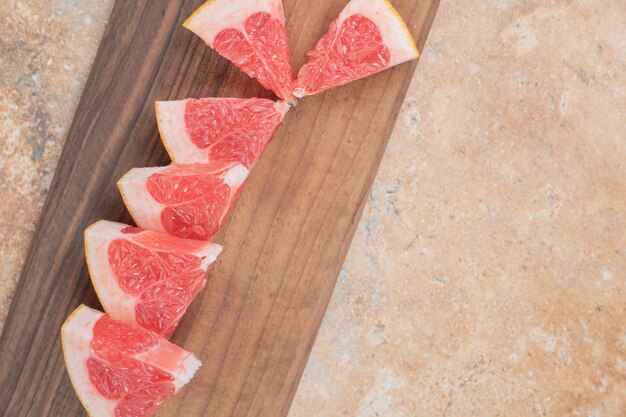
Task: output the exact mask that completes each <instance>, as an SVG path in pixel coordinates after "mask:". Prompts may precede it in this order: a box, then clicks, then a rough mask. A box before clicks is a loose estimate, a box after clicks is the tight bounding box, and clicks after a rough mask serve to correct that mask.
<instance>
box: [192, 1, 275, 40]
mask: <svg viewBox="0 0 626 417" xmlns="http://www.w3.org/2000/svg"><path fill="white" fill-rule="evenodd" d="M258 12H267V13H269V14H270V15H272V16H274V17H278V18H279V19H281V21H282V22H283V23H284V22H285V15H284V12H283V5H282V1H281V0H209V1H207V2H206V3H204V4H203V5H202V6H200V8H199V9H198V10H196V12H195V13H194V14H193V15H192V16H191V17H190V18H189V19H188V20H187V21H186V22H185V23H184V26H185V27H186V28H187V29H189V30H191V31H192V32H194V33H195V34H196V35H198V36H199V37H200V38H202V40H204V42H206V44H207V45H209V46H210V47H213V42H214V40H215V37H216V36H217V35H218V34H219V33H220V32H221V31H223V30H224V29H229V28H234V29H239V30H243V26H244V23H245V21H246V19H247V18H248V17H250V16H251V15H252V14H254V13H258Z"/></svg>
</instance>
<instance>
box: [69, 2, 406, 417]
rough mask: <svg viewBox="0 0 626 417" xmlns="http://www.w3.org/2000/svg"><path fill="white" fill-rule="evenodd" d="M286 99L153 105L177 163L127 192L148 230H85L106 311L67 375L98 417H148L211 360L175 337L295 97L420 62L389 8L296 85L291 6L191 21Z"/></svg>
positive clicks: (351, 14)
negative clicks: (290, 32) (244, 187)
mask: <svg viewBox="0 0 626 417" xmlns="http://www.w3.org/2000/svg"><path fill="white" fill-rule="evenodd" d="M184 26H185V27H186V28H188V29H190V30H191V31H193V32H194V33H195V34H196V35H198V36H199V37H201V38H202V39H203V40H204V41H205V42H206V44H207V45H208V46H209V47H211V48H213V49H215V50H216V51H217V52H218V53H219V54H220V55H222V56H223V57H225V58H227V59H228V60H230V61H231V62H232V63H233V64H235V65H236V66H237V67H238V68H240V69H241V70H242V71H244V72H245V73H246V74H248V75H249V76H250V77H253V78H256V79H257V80H258V81H259V82H260V83H261V84H262V85H263V86H264V87H265V88H266V89H268V90H271V91H273V92H274V93H275V94H276V96H277V97H278V98H279V101H272V100H266V99H258V98H252V99H235V98H202V99H187V100H181V101H162V102H157V103H156V118H157V122H158V126H159V131H160V133H161V137H162V140H163V143H164V144H165V147H166V149H167V151H168V153H169V154H170V157H171V159H172V161H173V164H172V165H170V166H166V167H157V168H136V169H133V170H131V171H130V172H128V173H127V174H126V175H125V176H124V177H123V178H122V179H121V180H120V181H119V183H118V186H119V189H120V192H121V194H122V196H123V199H124V202H125V204H126V206H127V208H128V210H129V211H130V213H131V215H132V217H133V219H134V220H135V222H136V223H137V226H129V225H125V224H120V223H115V222H109V221H100V222H98V223H96V224H94V225H92V226H91V227H89V228H88V229H87V230H86V231H85V252H86V258H87V264H88V267H89V272H90V275H91V280H92V282H93V285H94V287H95V289H96V292H97V294H98V297H99V299H100V301H101V303H102V306H103V308H104V310H105V312H106V314H105V313H101V312H99V311H96V310H92V309H91V308H88V307H86V306H80V307H78V308H77V309H76V310H75V311H74V313H72V315H71V316H70V317H69V318H68V319H67V320H66V322H65V324H64V325H63V327H62V330H61V336H62V343H63V351H64V354H65V362H66V366H67V370H68V373H69V376H70V379H71V381H72V384H73V385H74V389H75V390H76V393H77V395H78V397H79V398H80V400H81V402H82V403H83V406H84V407H85V409H86V410H87V412H88V413H89V414H90V415H91V416H92V417H139V416H142V417H147V416H151V415H153V414H154V413H155V412H156V411H157V410H158V408H159V406H160V405H161V404H162V403H163V401H165V400H166V399H167V398H168V397H169V396H171V395H172V394H174V393H175V392H176V391H178V390H179V389H180V388H182V387H183V386H184V385H185V384H186V383H187V382H189V381H190V380H191V378H192V377H193V375H194V373H195V372H196V371H197V370H198V368H199V367H200V361H199V360H198V359H197V358H196V357H195V356H194V355H193V354H192V353H190V352H187V351H185V350H183V349H182V348H180V347H178V346H176V345H174V344H172V343H170V342H169V341H168V340H167V339H168V338H169V337H170V336H171V335H172V333H173V332H174V330H175V329H176V326H177V324H178V323H179V321H180V320H181V318H182V316H183V315H184V314H185V312H186V311H187V308H188V307H189V305H190V304H191V303H192V301H193V299H194V298H195V297H196V295H197V294H198V293H199V292H200V291H201V290H202V288H203V287H204V285H205V283H206V280H207V274H208V271H209V269H210V268H211V265H212V264H213V263H214V262H215V260H216V259H217V257H218V256H219V254H220V252H221V251H222V247H221V246H220V245H218V244H216V243H212V242H211V239H213V238H214V237H215V236H216V235H217V234H218V233H219V231H220V229H221V228H222V227H223V226H224V223H225V222H226V219H227V217H228V213H229V212H230V210H231V209H232V207H233V205H234V204H235V202H236V200H237V197H238V195H239V192H240V190H241V187H242V185H243V183H244V181H245V180H246V178H247V176H248V173H249V171H250V170H251V169H252V168H253V167H254V165H255V163H256V162H257V161H258V159H259V157H260V156H261V154H262V153H263V151H264V150H265V148H266V147H267V145H268V143H269V142H270V141H271V139H272V136H273V134H274V132H275V131H276V129H277V128H278V127H279V125H280V124H281V123H282V122H283V120H284V118H285V115H286V114H287V112H288V110H289V109H290V107H292V106H294V105H295V104H296V103H297V101H298V99H301V98H303V97H306V96H309V95H313V94H317V93H320V92H322V91H325V90H327V89H329V88H332V87H336V86H339V85H342V84H346V83H348V82H351V81H354V80H357V79H360V78H363V77H367V76H369V75H372V74H375V73H377V72H380V71H383V70H385V69H387V68H390V67H392V66H394V65H398V64H401V63H403V62H406V61H409V60H412V59H415V58H417V57H418V51H417V48H416V47H415V43H414V42H413V39H412V37H411V35H410V33H409V31H408V29H407V28H406V26H405V24H404V22H403V21H402V19H401V18H400V16H399V15H398V13H397V12H396V11H395V10H394V9H393V7H392V6H391V4H389V2H388V1H387V0H351V1H350V2H349V3H348V4H347V6H346V7H345V9H344V10H343V11H342V12H341V14H340V15H339V17H338V18H337V19H336V20H335V21H334V22H333V23H332V24H331V25H330V29H329V30H328V32H327V33H326V34H325V35H324V36H323V37H322V39H321V40H320V41H319V42H318V43H317V45H316V47H315V49H314V50H313V51H311V52H310V53H309V57H310V59H309V61H308V63H307V64H305V65H304V66H303V67H302V68H301V69H300V71H299V73H298V76H297V78H296V79H295V80H294V77H293V72H292V68H291V57H290V52H289V43H288V39H287V31H286V29H285V16H284V13H283V6H282V2H281V0H209V1H208V2H207V3H205V4H204V5H203V6H201V7H200V8H199V9H198V10H197V11H196V12H195V13H194V14H193V15H192V16H191V17H190V18H189V19H188V20H187V21H186V22H185V24H184Z"/></svg>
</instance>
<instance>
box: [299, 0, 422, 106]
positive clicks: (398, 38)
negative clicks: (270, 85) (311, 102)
mask: <svg viewBox="0 0 626 417" xmlns="http://www.w3.org/2000/svg"><path fill="white" fill-rule="evenodd" d="M354 15H362V16H365V17H366V18H368V19H369V20H371V21H372V22H373V23H374V24H375V25H376V27H377V28H378V30H380V33H381V36H382V38H383V44H384V45H385V46H386V47H387V49H389V54H390V59H389V65H388V66H387V68H391V67H393V66H394V65H399V64H402V63H404V62H407V61H410V60H413V59H416V58H417V57H418V56H419V52H418V51H417V47H416V46H415V41H414V40H413V37H412V36H411V34H410V32H409V30H408V28H407V27H406V24H405V23H404V21H403V20H402V18H401V17H400V15H399V14H398V12H396V10H395V9H394V8H393V6H392V5H391V3H389V1H387V0H352V1H350V3H348V4H347V5H346V7H345V8H344V9H343V11H342V12H341V13H340V14H339V17H337V19H336V21H335V22H336V24H337V27H341V26H342V25H343V23H344V22H345V20H346V19H348V18H349V17H350V16H354ZM310 94H315V92H314V91H307V90H306V89H305V88H296V89H295V90H294V92H293V95H294V96H295V97H297V98H303V97H305V96H308V95H310Z"/></svg>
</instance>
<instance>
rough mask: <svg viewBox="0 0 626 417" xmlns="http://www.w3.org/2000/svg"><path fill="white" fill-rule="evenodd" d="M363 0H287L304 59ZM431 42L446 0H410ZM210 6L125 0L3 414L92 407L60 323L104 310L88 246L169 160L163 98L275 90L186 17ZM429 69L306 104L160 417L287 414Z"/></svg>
mask: <svg viewBox="0 0 626 417" xmlns="http://www.w3.org/2000/svg"><path fill="white" fill-rule="evenodd" d="M346 2H347V0H321V1H309V0H284V4H285V13H286V15H287V21H288V32H289V35H290V40H291V48H292V54H293V57H294V59H293V61H294V68H296V69H297V68H299V67H300V65H302V63H303V62H304V61H305V54H306V52H307V51H309V50H311V49H312V48H313V46H314V45H315V43H316V42H317V40H318V39H319V38H320V37H321V36H322V35H323V34H324V33H325V32H326V30H327V28H328V25H329V24H330V22H331V21H332V20H334V19H335V17H336V16H337V15H338V14H339V12H340V11H341V9H342V8H343V6H344V5H345V3H346ZM393 2H394V4H395V5H396V6H397V9H398V11H399V12H400V14H401V15H402V16H403V17H404V18H405V19H406V20H407V23H408V25H409V27H410V29H411V31H412V32H413V35H414V37H415V38H416V39H417V40H418V45H419V47H420V50H421V48H422V46H423V45H424V42H425V40H426V35H427V33H428V31H429V28H430V25H431V23H432V20H433V18H434V15H435V11H436V9H437V6H438V3H439V1H438V0H394V1H393ZM201 3H202V1H201V0H193V1H192V0H188V1H171V0H135V1H122V0H120V1H118V2H117V3H116V4H115V6H114V9H113V12H112V14H111V17H110V20H109V22H108V25H107V28H106V32H105V34H104V37H103V40H102V44H101V45H100V49H99V51H98V55H97V57H96V60H95V62H94V65H93V68H92V71H91V74H90V76H89V79H88V81H87V85H86V87H85V90H84V93H83V96H82V99H81V101H80V104H79V107H78V110H77V112H76V116H75V118H74V122H73V124H72V126H71V129H70V133H69V136H68V138H67V141H66V144H65V149H64V151H63V154H62V156H61V160H60V162H59V166H58V169H57V172H56V177H55V179H54V182H53V184H52V188H51V190H50V194H49V197H48V200H47V203H46V205H45V208H44V211H43V215H42V219H41V223H40V225H39V228H38V230H37V233H36V235H35V239H34V243H33V245H32V248H31V251H30V255H29V257H28V260H27V262H26V265H25V267H24V270H23V273H22V275H21V280H20V283H19V288H18V291H17V293H16V296H15V299H14V302H13V305H12V308H11V311H10V313H9V316H8V319H7V322H6V325H5V328H4V331H3V333H2V338H1V339H0V415H2V416H6V417H8V416H10V417H18V416H19V417H26V416H30V417H43V416H50V417H61V416H62V417H72V416H84V415H85V412H84V411H83V408H82V407H81V405H80V403H79V402H78V399H77V398H76V396H75V394H74V392H73V389H72V387H71V385H70V382H69V379H68V377H67V374H66V372H65V365H64V363H63V355H62V352H61V346H60V339H59V329H60V326H61V324H62V323H63V321H64V320H65V318H66V317H67V316H68V315H69V314H70V312H71V311H72V310H73V309H74V308H75V307H77V306H78V305H79V304H80V303H81V302H84V303H86V304H87V305H90V306H94V307H99V304H98V301H97V299H96V297H95V295H94V292H93V289H92V287H91V284H90V282H89V277H88V274H87V268H86V265H85V259H84V254H83V230H84V229H85V228H86V227H87V226H89V225H90V224H91V223H93V222H95V221H96V220H98V219H109V220H119V221H124V222H130V218H129V216H128V215H127V213H126V211H125V208H124V205H123V204H122V201H121V199H120V196H119V194H118V192H117V189H116V187H115V182H116V181H117V180H118V179H119V178H120V177H121V176H122V175H123V174H124V173H125V172H126V171H128V170H129V169H130V168H132V167H136V166H154V165H165V164H167V163H169V160H168V159H167V156H166V153H165V151H164V149H163V146H162V145H161V143H160V141H159V136H158V132H157V128H156V121H155V115H154V101H155V100H166V99H182V98H187V97H205V96H206V97H208V96H222V97H231V96H232V97H252V96H263V97H270V96H269V94H268V93H267V92H265V91H263V90H262V89H261V88H260V87H259V85H258V84H257V83H256V82H255V81H253V80H250V79H248V78H247V77H246V76H245V75H243V74H242V73H240V72H239V71H238V70H237V69H236V68H235V67H233V66H232V65H231V64H230V63H228V62H227V61H226V60H224V59H222V58H220V57H219V56H218V55H217V54H215V53H214V52H212V51H211V50H209V49H208V48H207V47H205V46H204V45H203V44H202V42H201V41H200V40H199V39H198V38H196V37H195V36H194V35H193V34H192V33H191V32H188V31H187V30H185V29H183V28H182V27H181V24H182V22H183V21H184V20H185V18H187V17H188V16H189V15H190V14H191V13H192V12H193V11H194V10H195V9H196V8H197V7H198V6H199V5H200V4H201ZM415 66H416V62H413V63H409V64H405V65H401V66H399V67H396V68H394V69H392V70H389V71H386V72H384V73H381V74H378V75H375V76H373V77H370V78H368V79H366V80H361V81H358V82H355V83H352V84H349V85H347V86H344V87H340V88H337V89H334V90H331V91H329V92H327V93H325V94H321V95H318V96H314V97H309V98H306V99H305V100H303V101H302V102H301V103H300V104H299V105H298V107H297V108H295V109H293V110H292V111H291V112H290V113H289V114H288V115H287V118H286V121H285V123H284V125H283V126H282V127H281V128H280V129H279V131H278V133H277V134H276V136H275V138H274V141H273V142H272V144H271V145H270V147H269V148H268V150H267V151H266V153H265V154H264V156H263V158H262V160H261V162H260V163H259V164H258V165H257V167H256V168H255V169H254V171H253V173H252V175H251V177H250V178H249V180H248V182H247V184H246V187H245V189H244V191H243V193H242V195H241V198H240V200H239V202H238V204H237V207H236V209H235V210H234V212H233V213H232V216H231V218H230V221H229V223H228V225H227V227H226V228H225V230H224V231H223V233H222V234H220V236H219V237H218V239H216V240H217V242H219V243H222V244H223V245H224V246H225V251H224V253H223V254H222V256H221V257H220V259H219V261H218V263H217V264H216V266H215V268H214V269H213V271H212V273H211V275H210V281H209V283H208V285H207V288H206V289H205V290H204V292H203V293H202V294H201V295H200V296H199V298H198V299H197V300H196V301H195V303H194V304H193V306H192V308H191V309H190V311H189V313H188V314H187V316H186V318H185V319H184V320H183V322H182V323H181V325H180V327H179V329H178V331H177V332H176V334H175V336H174V341H175V342H176V343H178V344H180V345H182V346H183V347H184V348H186V349H188V350H191V351H192V352H194V353H196V354H197V355H198V356H199V357H200V358H201V359H202V361H203V362H204V365H203V367H202V368H201V370H200V371H199V373H198V374H197V375H196V377H195V379H194V380H193V381H192V382H191V383H190V384H189V385H188V386H187V387H186V388H185V389H184V390H183V391H182V392H181V393H180V394H179V395H176V396H175V397H173V398H172V399H171V400H169V401H168V402H167V403H166V405H165V407H164V408H163V410H162V411H161V412H160V413H159V416H183V417H191V416H263V417H279V416H280V417H283V416H286V415H287V413H288V410H289V406H290V404H291V402H292V399H293V396H294V394H295V391H296V388H297V386H298V382H299V380H300V376H301V374H302V372H303V370H304V367H305V364H306V361H307V358H308V355H309V353H310V351H311V347H312V346H313V342H314V340H315V336H316V334H317V331H318V328H319V326H320V323H321V321H322V317H323V316H324V311H325V310H326V307H327V305H328V302H329V299H330V296H331V293H332V290H333V287H334V286H335V282H336V279H337V276H338V274H339V271H340V269H341V267H342V264H343V262H344V258H345V256H346V253H347V251H348V248H349V246H350V242H351V240H352V236H353V234H354V231H355V228H356V226H357V223H358V221H359V218H360V216H361V212H362V210H363V206H364V204H365V202H366V200H367V197H368V194H369V192H370V187H371V185H372V181H373V180H374V177H375V175H376V171H377V169H378V166H379V164H380V161H381V158H382V156H383V153H384V151H385V147H386V146H387V141H388V139H389V135H390V134H391V131H392V128H393V126H394V123H395V121H396V117H397V115H398V112H399V109H400V106H401V104H402V101H403V99H404V95H405V93H406V90H407V88H408V86H409V82H410V80H411V77H412V74H413V72H414V69H415Z"/></svg>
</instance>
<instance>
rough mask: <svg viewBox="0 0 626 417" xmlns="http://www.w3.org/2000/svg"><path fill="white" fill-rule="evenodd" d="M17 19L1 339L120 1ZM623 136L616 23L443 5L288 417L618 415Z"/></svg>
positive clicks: (12, 13)
mask: <svg viewBox="0 0 626 417" xmlns="http://www.w3.org/2000/svg"><path fill="white" fill-rule="evenodd" d="M7 3H9V5H8V6H9V7H3V8H2V9H1V10H0V30H1V31H2V32H0V33H2V34H3V35H2V37H1V39H0V99H1V100H2V106H1V107H0V175H1V177H2V181H1V183H0V219H2V220H0V222H2V223H0V235H1V237H2V239H0V255H1V256H2V257H3V258H4V262H3V264H2V269H0V274H1V275H0V285H1V287H0V318H3V317H4V315H5V313H6V310H7V305H8V301H9V300H10V298H11V295H12V292H13V288H14V286H15V281H16V280H17V278H18V274H19V270H20V268H21V264H22V262H23V258H24V256H25V253H26V251H27V249H28V245H29V242H30V239H31V235H32V232H33V230H34V227H35V224H36V221H37V218H38V215H39V213H40V209H41V204H42V202H43V200H44V197H45V193H46V190H47V189H48V184H49V182H50V178H51V175H52V172H53V170H54V166H55V163H56V160H57V158H58V155H59V152H60V149H61V146H62V141H63V139H64V136H65V133H66V131H67V128H68V126H69V123H70V121H71V118H72V114H73V111H74V108H75V106H76V103H77V100H78V97H79V94H80V90H81V87H82V85H83V83H84V80H85V76H86V74H87V72H88V69H89V64H90V63H91V60H92V59H93V56H94V54H95V51H96V47H97V43H98V39H99V37H100V35H101V32H102V29H103V27H104V24H105V21H106V19H107V16H108V11H109V10H110V6H111V4H112V1H111V0H104V1H102V0H101V1H98V2H96V1H93V0H82V1H80V2H79V1H73V2H65V1H60V0H57V1H44V0H31V1H24V2H15V1H8V2H7ZM625 125H626V2H624V1H623V0H578V1H573V0H568V1H565V0H560V1H557V0H541V1H539V0H526V1H522V0H455V1H452V0H443V1H442V4H441V7H440V10H439V13H438V15H437V18H436V20H435V25H434V27H433V31H432V32H431V35H430V37H429V41H428V45H427V47H426V49H425V50H424V51H423V56H422V60H421V62H420V65H419V67H418V70H417V73H416V75H415V79H414V81H413V84H412V87H411V90H410V92H409V95H408V97H407V100H406V103H405V105H404V107H403V110H402V114H401V117H400V119H399V122H398V125H397V127H396V130H395V132H394V134H393V137H392V139H391V143H390V146H389V149H388V152H387V154H386V156H385V159H384V161H383V165H382V167H381V170H380V174H379V176H378V179H377V181H376V184H375V186H374V190H373V193H372V197H371V201H370V203H369V205H368V206H367V209H366V211H365V214H364V217H363V220H362V222H361V225H360V227H359V229H358V232H357V235H356V237H355V240H354V243H353V247H352V250H351V252H350V255H349V257H348V259H347V261H346V265H345V268H344V270H343V272H342V274H341V276H340V279H339V283H338V285H337V289H336V291H335V294H334V297H333V300H332V303H331V306H330V309H329V311H328V314H327V316H326V319H325V321H324V324H323V327H322V329H321V332H320V335H319V338H318V340H317V343H316V345H315V348H314V350H313V353H312V356H311V360H310V362H309V364H308V367H307V369H306V372H305V376H304V378H303V381H302V384H301V386H300V389H299V391H298V394H297V396H296V399H295V402H294V405H293V408H292V410H291V414H290V417H340V416H348V417H422V416H424V417H426V416H428V417H430V416H443V417H467V416H472V417H492V416H493V417H495V416H502V417H511V416H515V417H517V416H520V417H521V416H523V417H526V416H538V417H539V416H543V417H546V416H547V417H577V416H582V417H622V416H626V127H625ZM16 213H17V215H16ZM1 321H2V320H1V319H0V322H1Z"/></svg>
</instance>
